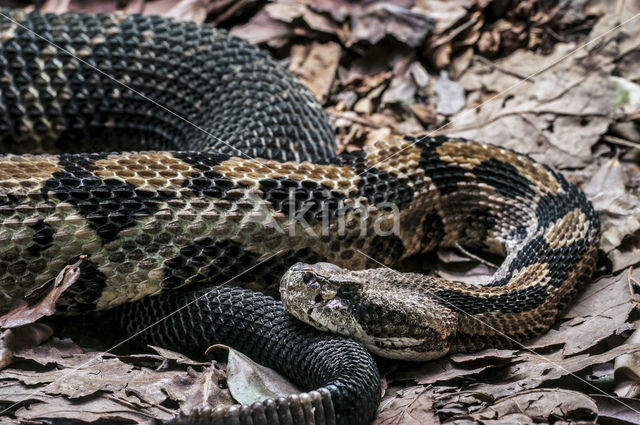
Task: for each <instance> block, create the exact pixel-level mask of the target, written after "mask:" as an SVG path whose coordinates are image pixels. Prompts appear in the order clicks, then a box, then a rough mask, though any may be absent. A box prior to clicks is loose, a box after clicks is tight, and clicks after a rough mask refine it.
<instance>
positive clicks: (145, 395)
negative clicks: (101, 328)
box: [0, 0, 640, 425]
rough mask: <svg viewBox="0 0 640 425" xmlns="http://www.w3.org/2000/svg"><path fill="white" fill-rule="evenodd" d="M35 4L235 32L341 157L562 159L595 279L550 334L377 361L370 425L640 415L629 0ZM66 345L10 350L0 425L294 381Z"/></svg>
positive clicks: (245, 367) (457, 264) (637, 143)
mask: <svg viewBox="0 0 640 425" xmlns="http://www.w3.org/2000/svg"><path fill="white" fill-rule="evenodd" d="M0 5H4V6H12V7H25V6H26V5H27V3H26V2H20V1H0ZM27 7H29V6H27ZM41 8H42V9H43V10H46V11H53V12H63V11H66V10H72V11H78V10H86V11H92V12H95V11H115V10H116V9H118V10H124V11H125V12H127V13H145V14H161V15H165V16H172V17H175V18H176V19H185V20H186V19H189V20H195V21H197V22H203V23H204V22H206V23H210V24H212V25H215V26H218V27H221V28H225V29H228V30H229V31H230V33H231V34H233V35H237V36H239V37H242V38H245V39H247V40H249V41H251V42H253V43H256V44H258V45H260V46H261V47H263V48H265V49H267V50H269V51H270V52H271V53H272V55H273V56H274V57H275V58H277V60H278V61H280V62H281V63H282V65H283V66H285V67H286V68H288V69H289V70H290V71H291V72H293V73H294V74H295V75H297V76H298V77H299V78H300V79H301V80H302V81H303V82H304V83H305V84H307V85H308V86H309V88H310V89H311V90H312V92H313V93H314V95H315V96H316V97H317V98H318V100H319V101H320V102H321V103H322V104H323V105H324V108H325V110H326V112H327V114H328V116H329V117H330V120H331V123H332V125H333V127H334V129H335V131H336V134H337V140H338V144H339V149H340V150H341V151H343V150H346V151H350V150H353V149H360V148H361V147H363V146H366V145H370V144H372V143H374V142H375V141H378V140H387V139H389V138H394V137H401V136H403V135H407V134H410V135H426V134H430V135H436V134H447V135H452V136H463V137H467V138H471V139H475V140H478V141H481V142H487V143H492V144H496V145H500V146H504V147H507V148H511V149H514V150H516V151H519V152H523V153H527V154H529V155H531V156H532V157H533V158H535V159H536V160H539V161H541V162H543V163H546V164H549V165H551V166H553V167H555V168H557V169H559V170H561V171H562V172H563V173H564V174H565V175H566V176H567V177H568V178H569V179H570V180H571V181H572V182H574V183H576V184H577V185H578V186H580V187H581V188H582V189H583V190H584V192H585V193H586V194H587V196H588V197H589V199H590V200H591V201H592V202H593V204H594V206H595V208H596V209H597V210H598V213H599V214H600V218H601V220H602V225H603V235H602V241H601V251H602V252H601V258H600V260H599V264H598V270H597V273H596V276H595V277H594V279H593V281H592V282H591V283H590V284H588V285H586V286H585V288H584V290H583V291H582V292H581V293H580V295H579V296H578V298H577V300H576V302H575V303H574V304H573V306H572V307H571V308H570V309H568V310H567V311H566V312H564V313H563V314H562V316H561V317H560V319H559V320H558V322H557V323H556V325H555V326H554V327H553V329H552V330H551V331H550V332H548V333H547V334H545V335H543V336H541V337H539V338H537V339H535V340H533V341H528V343H527V344H526V345H524V346H522V347H521V348H520V349H512V350H498V349H488V350H483V351H480V352H477V353H473V354H464V355H463V354H456V355H452V356H448V357H446V358H443V359H440V360H435V361H431V362H426V363H403V362H392V361H384V360H381V361H380V363H379V365H380V368H381V372H382V374H383V379H384V396H383V399H382V404H381V406H380V410H379V415H378V417H377V419H376V421H375V424H376V425H383V424H384V425H390V424H394V425H400V424H402V425H414V424H415V425H425V424H440V423H447V424H456V425H462V424H465V425H466V424H477V423H481V424H529V423H537V424H540V423H553V424H565V423H566V424H568V423H585V424H587V423H596V421H597V423H601V424H615V425H622V424H625V425H626V424H638V423H640V399H639V398H638V395H639V394H640V353H639V352H640V332H636V333H634V330H636V329H637V327H638V325H639V324H640V315H639V314H638V302H639V301H640V270H639V269H637V268H634V267H635V266H638V265H640V16H639V15H638V14H639V13H640V3H639V2H637V1H635V2H634V1H622V0H620V1H611V0H580V1H565V0H559V1H543V0H540V1H538V0H524V1H509V0H451V1H447V0H395V1H388V2H378V1H367V2H350V1H347V0H326V1H323V0H316V1H313V0H306V1H303V0H299V1H285V0H278V1H273V2H265V1H257V0H238V1H232V0H183V1H179V2H177V1H173V0H157V1H144V0H130V1H124V0H122V1H115V0H93V1H88V2H87V1H68V0H67V1H64V0H58V1H52V0H49V1H46V2H44V3H43V4H42V7H41ZM432 266H433V267H432V272H433V273H435V274H438V275H440V276H442V277H446V278H451V279H457V280H463V281H468V282H483V281H486V280H487V279H488V278H489V277H490V276H491V274H492V273H493V271H494V268H493V267H492V266H491V265H490V264H486V263H484V262H478V261H476V259H474V258H470V257H469V256H467V255H466V254H465V253H462V252H455V251H441V252H438V253H437V258H436V259H435V261H434V264H433V265H432ZM36 338H37V337H36ZM76 342H77V341H76ZM76 342H73V341H72V340H71V339H59V338H53V339H50V340H49V341H47V342H45V343H44V344H41V345H39V346H37V347H35V348H33V347H32V348H28V349H22V350H15V351H14V352H13V353H12V356H13V360H14V363H13V364H12V365H10V366H9V367H7V368H5V369H4V370H2V371H0V407H1V406H12V405H13V406H12V408H11V409H10V411H9V416H5V417H2V416H3V415H0V424H4V423H13V422H14V421H16V420H18V419H20V420H33V421H34V422H29V423H40V422H38V418H68V419H70V418H73V419H78V420H82V421H86V422H92V421H99V420H104V419H110V420H112V421H115V422H114V423H117V422H118V421H120V420H122V423H129V420H130V421H133V422H134V423H135V422H140V423H149V422H151V421H152V420H153V419H154V418H156V419H161V420H165V419H169V418H171V417H172V416H174V415H175V414H176V411H178V410H183V411H188V410H190V409H193V408H197V407H204V406H216V405H218V404H220V403H226V404H232V403H234V400H235V401H240V402H247V401H250V400H248V399H245V397H249V396H247V395H246V394H242V391H234V388H239V387H242V386H243V384H242V383H243V382H246V380H247V379H251V378H248V377H247V374H254V373H256V374H257V375H258V376H259V378H258V379H257V381H258V382H262V384H264V386H265V387H269V388H258V389H256V391H258V392H260V391H262V392H266V393H269V391H271V393H272V394H277V393H278V391H279V390H278V389H279V388H280V391H284V392H285V393H286V392H287V390H289V388H290V387H289V386H288V384H285V383H281V382H275V383H274V382H273V378H272V377H271V375H270V374H269V373H266V374H265V372H264V371H261V369H259V368H256V366H255V365H252V364H251V362H248V361H247V360H246V359H244V358H243V357H242V356H240V355H238V354H237V353H235V352H231V353H229V355H228V359H226V360H225V361H216V360H212V361H206V362H202V361H195V360H192V359H188V358H186V357H184V356H182V355H180V354H177V353H172V352H169V351H167V350H162V349H159V348H156V349H154V350H155V352H154V353H151V354H149V353H146V354H138V355H115V354H113V355H111V354H108V355H103V356H101V357H99V361H94V360H95V355H96V353H95V352H94V351H91V350H87V349H83V348H81V346H80V345H77V344H76ZM0 357H1V356H0ZM0 360H1V359H0ZM262 384H260V385H262ZM230 388H231V390H230ZM15 403H17V404H15ZM14 404H15V405H14ZM46 423H55V421H52V420H51V419H49V420H48V422H46ZM59 423H62V422H59Z"/></svg>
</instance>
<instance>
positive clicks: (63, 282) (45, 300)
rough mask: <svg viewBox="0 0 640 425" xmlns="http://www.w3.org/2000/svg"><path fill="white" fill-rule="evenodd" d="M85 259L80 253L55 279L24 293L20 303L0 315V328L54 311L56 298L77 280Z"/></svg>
mask: <svg viewBox="0 0 640 425" xmlns="http://www.w3.org/2000/svg"><path fill="white" fill-rule="evenodd" d="M86 259H87V256H86V255H81V256H80V259H79V260H78V261H77V262H76V263H74V264H71V265H69V266H66V267H65V268H63V269H62V270H61V271H60V273H58V275H57V276H56V277H55V279H50V280H48V281H47V282H45V283H44V284H42V285H41V286H40V287H38V288H37V289H35V290H33V291H32V292H31V293H29V294H27V295H25V297H24V302H23V303H22V304H21V305H19V306H18V307H16V308H14V309H13V310H11V311H10V312H9V313H7V314H5V315H4V316H1V317H0V328H13V327H16V326H22V325H25V324H28V323H33V322H35V321H36V320H38V319H39V318H41V317H44V316H51V315H52V314H53V313H55V311H56V302H57V301H58V298H60V296H61V295H62V294H63V293H64V291H66V290H67V289H68V288H69V287H70V286H71V285H73V284H74V283H75V282H76V281H77V280H78V278H79V277H80V267H81V265H82V264H83V262H84V261H86Z"/></svg>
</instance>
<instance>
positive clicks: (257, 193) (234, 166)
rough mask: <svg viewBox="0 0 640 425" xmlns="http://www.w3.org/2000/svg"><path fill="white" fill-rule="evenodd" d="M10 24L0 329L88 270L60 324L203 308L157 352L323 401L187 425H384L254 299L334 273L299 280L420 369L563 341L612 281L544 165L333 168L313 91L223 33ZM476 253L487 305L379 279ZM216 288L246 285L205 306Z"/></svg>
mask: <svg viewBox="0 0 640 425" xmlns="http://www.w3.org/2000/svg"><path fill="white" fill-rule="evenodd" d="M2 13H3V16H0V40H1V41H2V44H1V47H0V90H1V91H2V101H1V102H0V138H1V139H2V149H3V151H4V152H11V154H6V155H3V156H2V157H0V215H1V217H0V220H1V222H0V242H1V243H2V249H1V250H0V291H1V293H2V297H1V298H0V312H1V313H5V312H6V311H8V310H9V309H10V305H11V303H12V302H13V301H14V300H16V299H19V298H22V297H24V296H25V295H28V294H29V293H30V292H32V291H33V290H35V289H36V288H37V287H38V286H40V285H42V284H43V283H45V282H46V281H48V280H49V279H51V278H52V277H54V276H56V274H57V273H58V272H60V270H62V268H63V267H64V266H65V265H67V264H70V263H72V262H75V261H76V260H77V259H78V257H79V256H81V255H85V256H86V258H87V260H86V261H85V262H84V263H83V265H82V272H81V275H80V279H79V280H78V282H76V283H75V284H74V285H73V286H72V287H71V288H69V289H68V290H67V291H66V292H65V293H64V294H63V296H62V298H61V299H60V300H59V302H58V305H59V307H58V308H59V310H60V311H61V312H66V313H76V312H84V311H92V310H103V309H109V308H113V307H117V306H121V307H119V309H120V310H117V311H118V314H119V317H120V318H121V320H122V322H123V323H124V324H125V327H127V328H128V329H129V331H130V332H135V331H136V330H138V329H143V328H144V327H146V326H147V325H148V324H151V323H153V322H155V321H156V320H158V319H159V318H161V317H163V316H164V315H166V314H167V313H169V312H171V311H174V310H175V309H177V308H178V307H180V306H181V305H184V304H186V303H187V302H189V301H193V300H197V301H196V302H195V304H193V305H192V306H191V307H190V308H189V309H186V310H181V311H179V312H178V313H177V314H175V315H173V316H171V317H170V318H169V319H167V320H166V321H165V322H163V325H161V326H160V327H156V328H154V329H153V330H151V331H150V332H148V333H146V334H145V335H146V337H148V338H149V339H150V340H152V341H153V342H155V343H160V344H164V345H169V346H173V347H174V348H178V349H184V350H196V351H198V350H202V348H203V347H206V346H208V345H210V344H212V343H215V342H222V343H226V344H228V345H231V346H234V347H236V348H238V349H240V350H242V351H245V352H247V353H248V354H250V355H251V356H253V357H256V358H257V359H258V361H261V362H262V363H266V364H267V365H269V366H272V367H276V368H278V369H279V370H281V371H284V372H285V373H286V374H287V375H288V376H289V377H291V378H292V379H293V380H295V381H297V382H298V383H300V384H302V385H303V386H304V387H305V388H308V389H310V390H312V389H314V388H320V390H318V391H311V392H310V393H308V394H303V395H301V396H299V397H297V396H295V397H290V398H288V399H281V400H278V401H266V402H263V403H256V404H255V405H253V406H251V407H247V406H245V407H243V408H240V409H237V408H227V409H218V410H216V411H214V412H213V413H211V414H210V413H209V412H195V413H193V414H191V415H190V416H186V417H182V418H181V419H178V420H179V421H183V422H193V423H227V421H228V422H229V423H254V424H258V423H264V424H270V425H274V424H280V423H281V424H285V423H292V422H291V421H293V423H298V422H306V423H316V424H318V423H327V424H330V423H340V424H358V423H368V422H369V421H370V420H371V419H372V417H373V415H374V414H375V409H376V406H377V404H378V402H379V397H380V388H379V382H378V381H379V377H378V372H377V370H376V367H375V364H374V362H373V360H372V358H371V356H370V355H369V354H368V353H367V352H366V350H364V348H363V347H362V346H361V345H359V344H358V343H355V342H354V341H352V340H351V339H347V338H343V337H338V336H328V335H326V334H323V333H321V332H319V331H316V330H314V329H313V328H311V327H309V326H307V325H304V324H302V323H300V322H298V321H296V320H294V319H293V318H292V317H291V316H290V315H289V314H287V313H286V312H285V311H284V310H283V308H282V305H281V304H280V302H277V301H275V300H273V299H272V298H270V297H268V296H264V295H261V294H259V293H256V292H254V291H256V290H257V291H261V292H263V293H267V294H274V293H277V291H278V282H279V279H280V277H281V276H282V275H283V274H285V272H286V271H287V269H288V268H289V267H290V266H292V265H293V264H294V263H296V262H299V261H304V262H311V263H315V262H319V261H325V262H328V263H332V264H334V265H327V264H319V265H316V266H309V265H305V264H297V265H295V266H294V267H292V268H291V269H290V270H289V271H288V272H287V273H286V275H285V277H284V278H283V282H282V289H281V291H282V294H283V300H284V301H285V304H286V305H287V307H288V308H289V310H290V311H291V312H292V313H293V314H295V315H296V316H297V317H299V318H300V319H302V320H305V321H307V322H309V323H311V324H313V325H315V326H318V327H320V328H322V329H331V330H333V331H335V332H339V333H345V334H349V335H352V336H354V337H357V338H359V339H361V340H362V341H363V342H364V343H365V344H366V345H367V347H368V348H370V349H371V350H372V351H374V352H377V353H380V354H384V355H391V356H393V357H403V358H412V359H428V358H433V357H436V356H440V355H443V354H445V353H447V352H452V351H468V350H475V349H479V348H482V347H486V346H503V345H506V344H510V343H511V342H512V340H514V339H515V340H522V339H525V338H528V337H532V336H534V335H537V334H539V333H541V332H544V331H546V330H547V329H548V328H549V326H550V325H551V324H552V323H553V321H554V320H555V317H556V315H557V313H558V312H559V311H560V310H561V309H562V308H563V306H564V305H565V304H566V303H567V302H569V300H570V299H571V296H572V295H573V293H574V292H575V291H576V288H577V284H578V283H580V282H582V281H584V280H585V279H587V278H588V277H589V276H590V274H591V272H592V269H593V266H594V261H595V253H596V250H597V244H598V238H599V231H600V226H599V221H598V218H597V215H596V213H595V212H594V210H593V208H592V207H591V205H590V203H589V202H588V201H587V199H586V198H585V196H584V194H583V193H582V192H580V191H579V190H578V189H577V188H576V187H575V186H574V185H573V184H571V183H569V182H567V180H566V179H565V178H564V177H562V176H561V175H560V174H558V173H557V172H555V171H553V170H551V169H550V168H548V167H546V166H544V165H541V164H538V163H536V162H534V161H533V160H531V159H530V158H528V157H527V156H524V155H520V154H517V153H514V152H512V151H510V150H507V149H502V148H498V147H495V146H491V145H483V144H478V143H474V142H471V141H467V140H463V139H449V138H446V137H437V138H422V139H412V138H406V139H404V140H399V141H393V142H386V143H379V144H378V145H376V146H375V147H372V148H368V149H366V150H365V151H362V152H354V153H352V154H346V155H341V156H336V155H335V154H334V142H333V135H332V133H331V129H330V127H329V125H328V124H327V121H326V119H325V116H324V113H323V111H322V109H321V107H320V106H319V105H318V104H317V102H316V101H315V100H314V99H313V97H312V96H311V94H310V93H309V92H308V90H307V89H306V88H305V87H304V86H302V85H301V84H300V83H299V82H298V81H297V80H296V79H294V78H293V77H291V76H290V75H289V74H288V73H287V72H285V71H283V70H281V69H280V68H279V67H278V66H276V65H275V64H274V63H273V61H272V60H270V59H269V58H268V56H267V55H266V54H264V53H263V52H260V51H259V50H257V49H256V48H254V47H252V46H250V45H248V44H247V43H245V42H242V41H240V40H238V39H235V38H232V37H229V36H227V35H226V34H225V33H223V32H220V31H216V30H214V29H211V28H208V27H201V26H197V25H195V24H192V23H178V22H173V21H171V20H166V19H163V18H158V17H142V16H127V15H106V14H103V15H101V14H98V15H87V14H80V15H73V14H66V15H40V14H38V13H31V14H25V13H22V12H16V11H11V12H9V11H4V12H2ZM49 41H50V42H52V43H53V44H51V43H50V42H49ZM85 151H93V152H101V153H82V152H85ZM115 151H125V152H120V153H109V152H115ZM126 151H131V152H126ZM26 152H31V153H42V152H50V153H51V152H52V153H53V154H41V155H27V154H24V153H26ZM254 157H261V158H262V159H255V158H254ZM286 161H289V162H286ZM306 161H310V162H306ZM457 245H460V246H463V247H465V248H469V249H474V250H480V251H486V252H490V253H494V254H499V255H503V256H504V257H505V260H504V262H503V263H502V265H501V267H500V268H499V270H498V271H497V272H496V274H495V276H494V278H493V279H492V281H491V282H490V283H489V284H487V285H485V286H482V287H480V286H473V285H464V284H462V283H457V282H450V281H445V280H441V279H436V278H427V277H423V276H419V275H411V274H399V273H397V272H393V271H390V270H386V269H381V268H378V269H374V270H365V269H368V268H371V267H379V265H380V264H384V265H389V266H392V265H394V264H397V263H398V261H400V260H401V259H403V258H406V257H408V256H410V255H413V254H417V253H421V252H426V251H432V250H434V249H436V248H437V247H452V246H457ZM342 267H344V268H346V269H349V270H355V271H353V272H351V271H347V270H345V269H342ZM358 270H360V271H358ZM206 283H212V284H222V283H228V284H229V285H225V286H223V287H219V288H217V289H214V290H209V289H197V290H196V291H195V292H194V291H193V290H192V288H200V287H202V285H203V284H206ZM385 287H386V288H392V290H391V292H390V294H389V295H387V296H383V292H384V291H383V290H384V289H385ZM160 293H163V294H166V293H169V295H167V296H164V295H163V296H154V297H147V296H149V295H157V294H160ZM201 296H202V297H201ZM140 299H143V300H142V301H139V302H137V303H131V304H126V305H125V303H128V302H130V301H136V300H140ZM122 305H125V306H122ZM198 421H201V422H198ZM234 421H236V422H234ZM313 421H315V422H313ZM334 421H335V422H334Z"/></svg>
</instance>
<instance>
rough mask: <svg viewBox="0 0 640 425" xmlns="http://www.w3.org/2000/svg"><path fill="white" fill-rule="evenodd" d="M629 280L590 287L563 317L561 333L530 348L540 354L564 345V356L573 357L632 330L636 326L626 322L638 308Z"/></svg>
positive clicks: (599, 282)
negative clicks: (551, 347)
mask: <svg viewBox="0 0 640 425" xmlns="http://www.w3.org/2000/svg"><path fill="white" fill-rule="evenodd" d="M628 279H629V277H628V276H627V273H624V272H623V273H620V274H619V275H617V276H612V277H603V278H600V279H598V280H597V281H595V282H592V283H589V284H588V285H587V286H586V287H585V288H584V290H583V291H582V292H581V293H580V294H579V295H578V297H577V298H576V300H575V301H574V303H573V305H572V307H571V309H569V310H568V311H566V312H565V313H563V314H562V315H561V317H560V320H564V321H563V322H562V323H561V325H560V326H559V327H558V329H557V330H556V329H552V330H550V331H549V332H547V333H546V334H544V335H542V336H540V337H538V338H536V339H535V340H533V341H531V342H529V347H531V348H532V349H534V350H538V349H541V348H544V347H547V346H553V345H561V346H563V349H562V353H563V354H564V355H565V356H571V355H574V354H577V353H582V352H584V351H586V350H588V349H589V348H591V347H593V346H595V345H598V344H599V343H600V342H602V341H603V340H605V339H607V338H611V337H612V336H615V335H620V334H622V333H623V332H625V331H628V330H630V329H633V324H632V323H629V322H627V320H628V319H629V315H630V314H631V312H632V311H633V310H634V309H635V307H636V306H635V304H634V303H633V302H632V301H631V294H630V292H629V285H628Z"/></svg>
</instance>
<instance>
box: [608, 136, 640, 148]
mask: <svg viewBox="0 0 640 425" xmlns="http://www.w3.org/2000/svg"><path fill="white" fill-rule="evenodd" d="M604 140H605V141H607V142H609V143H613V144H614V145H620V146H626V147H629V148H632V149H640V143H636V142H632V141H630V140H627V139H622V138H620V137H616V136H609V135H606V136H604Z"/></svg>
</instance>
